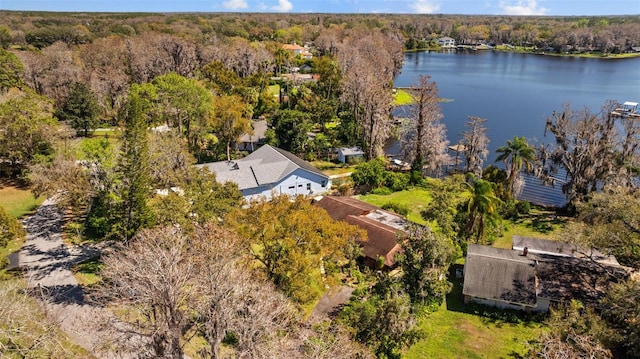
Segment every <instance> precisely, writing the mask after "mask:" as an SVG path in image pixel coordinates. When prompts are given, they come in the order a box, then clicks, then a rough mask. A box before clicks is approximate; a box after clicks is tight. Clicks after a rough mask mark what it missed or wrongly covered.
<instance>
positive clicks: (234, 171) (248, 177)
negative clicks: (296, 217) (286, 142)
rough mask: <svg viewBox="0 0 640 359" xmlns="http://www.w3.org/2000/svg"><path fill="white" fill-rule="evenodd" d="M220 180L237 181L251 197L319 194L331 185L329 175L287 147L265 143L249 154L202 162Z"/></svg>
mask: <svg viewBox="0 0 640 359" xmlns="http://www.w3.org/2000/svg"><path fill="white" fill-rule="evenodd" d="M198 167H203V168H207V169H208V170H209V171H211V172H213V173H215V174H216V179H217V181H218V182H220V183H225V182H234V183H236V184H238V188H239V189H240V192H242V195H243V196H244V198H245V199H246V200H247V201H251V200H256V199H260V198H266V199H271V196H272V195H273V194H274V193H275V194H287V195H291V196H296V195H314V196H315V195H318V194H322V193H325V192H327V191H328V190H329V188H330V187H331V180H330V178H329V176H327V175H325V174H324V173H322V172H321V171H320V170H318V169H317V168H315V167H313V166H312V165H311V164H309V163H308V162H306V161H304V160H303V159H301V158H299V157H297V156H295V155H294V154H292V153H290V152H287V151H285V150H283V149H280V148H276V147H272V146H269V145H264V146H262V147H260V148H259V149H257V150H256V151H255V152H252V153H251V154H250V155H248V156H247V157H245V158H242V159H239V160H235V161H221V162H212V163H205V164H201V165H198Z"/></svg>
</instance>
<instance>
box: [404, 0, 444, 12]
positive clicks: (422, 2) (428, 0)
mask: <svg viewBox="0 0 640 359" xmlns="http://www.w3.org/2000/svg"><path fill="white" fill-rule="evenodd" d="M409 8H411V10H413V11H414V12H416V13H418V14H433V13H435V12H436V11H438V10H440V4H438V3H437V2H434V1H432V0H416V1H415V2H414V3H413V4H410V5H409Z"/></svg>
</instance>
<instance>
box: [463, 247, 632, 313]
mask: <svg viewBox="0 0 640 359" xmlns="http://www.w3.org/2000/svg"><path fill="white" fill-rule="evenodd" d="M512 243H513V246H512V249H503V248H494V247H491V246H483V245H478V244H469V246H468V248H467V257H466V261H465V266H464V285H463V289H462V294H463V295H464V301H465V303H468V302H476V303H480V304H485V305H490V306H495V307H499V308H510V309H520V310H525V311H528V312H529V311H533V312H546V311H548V310H549V306H550V305H551V304H552V303H559V302H563V301H568V300H571V299H577V300H580V301H582V302H583V303H588V304H595V303H597V302H598V301H599V300H600V299H601V298H602V297H603V295H604V294H605V293H606V290H607V288H608V286H609V285H610V284H611V283H612V281H611V278H612V276H613V278H623V277H625V276H626V275H627V272H626V270H625V269H624V268H623V267H621V266H620V265H618V263H617V261H615V258H612V257H611V256H604V255H602V254H601V253H599V252H597V251H596V252H594V251H586V250H583V249H580V248H578V247H576V246H575V245H573V244H570V243H564V242H559V241H550V240H544V239H539V238H530V237H520V236H514V237H513V242H512ZM523 245H524V246H523ZM529 246H531V247H529ZM586 253H590V254H589V255H587V254H586ZM591 253H595V254H594V255H591Z"/></svg>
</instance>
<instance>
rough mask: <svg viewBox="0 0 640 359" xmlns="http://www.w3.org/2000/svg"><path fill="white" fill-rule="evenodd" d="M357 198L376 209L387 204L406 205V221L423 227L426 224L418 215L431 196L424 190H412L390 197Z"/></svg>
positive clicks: (367, 196)
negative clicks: (407, 211) (407, 212)
mask: <svg viewBox="0 0 640 359" xmlns="http://www.w3.org/2000/svg"><path fill="white" fill-rule="evenodd" d="M358 198H359V199H360V200H362V201H364V202H367V203H370V204H372V205H374V206H378V207H382V206H384V205H385V204H387V203H398V204H403V205H406V206H407V207H408V208H409V214H408V215H407V219H408V220H410V221H412V222H415V223H419V224H423V225H426V224H428V223H427V222H426V221H425V220H424V219H422V216H421V215H420V211H422V209H424V206H425V205H426V204H427V203H429V201H431V195H430V194H429V191H427V190H426V189H423V188H412V189H409V190H404V191H400V192H394V193H392V194H390V195H377V194H367V195H361V196H358Z"/></svg>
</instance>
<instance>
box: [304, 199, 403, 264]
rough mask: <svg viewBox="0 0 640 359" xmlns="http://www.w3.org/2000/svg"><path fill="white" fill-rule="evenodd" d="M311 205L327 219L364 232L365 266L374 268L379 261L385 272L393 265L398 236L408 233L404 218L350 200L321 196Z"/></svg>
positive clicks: (398, 250) (397, 247) (396, 251)
mask: <svg viewBox="0 0 640 359" xmlns="http://www.w3.org/2000/svg"><path fill="white" fill-rule="evenodd" d="M315 205H316V206H318V207H320V208H323V209H324V210H326V211H327V213H329V216H331V218H333V219H335V220H339V221H345V222H348V223H350V224H353V225H356V226H358V227H360V228H362V229H364V230H365V231H367V237H368V240H367V241H366V242H361V243H360V245H361V246H362V252H363V253H364V256H365V259H366V262H367V264H368V265H371V266H373V267H378V265H379V264H380V263H381V262H382V264H383V266H384V267H385V268H387V269H389V268H392V267H393V266H394V265H395V263H396V262H395V259H394V257H395V255H396V254H397V253H398V252H400V250H401V247H400V245H399V244H398V236H403V235H406V233H407V231H408V222H407V220H406V219H404V218H403V217H401V216H398V215H397V214H394V213H391V212H387V211H385V210H382V209H380V208H378V207H376V206H373V205H370V204H368V203H365V202H362V201H359V200H357V199H355V198H351V197H337V196H323V197H322V198H321V199H320V200H318V201H316V202H315Z"/></svg>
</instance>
